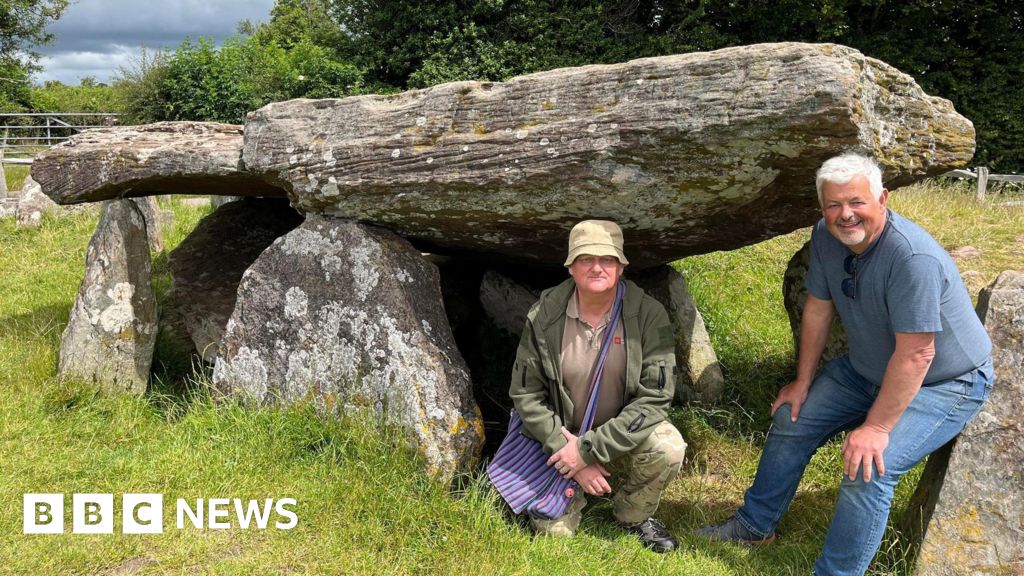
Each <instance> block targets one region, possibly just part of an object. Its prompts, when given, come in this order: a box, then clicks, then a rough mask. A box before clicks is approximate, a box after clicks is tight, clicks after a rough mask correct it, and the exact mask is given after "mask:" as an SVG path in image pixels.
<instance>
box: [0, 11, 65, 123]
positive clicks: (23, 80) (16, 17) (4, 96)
mask: <svg viewBox="0 0 1024 576" xmlns="http://www.w3.org/2000/svg"><path fill="white" fill-rule="evenodd" d="M68 1H69V0H0V108H2V107H6V108H10V107H12V106H23V105H25V104H26V103H27V98H28V87H29V77H30V75H31V74H32V72H34V71H35V70H37V69H38V65H37V64H36V60H37V59H38V58H39V54H38V53H37V52H35V50H34V48H35V47H36V46H40V45H42V44H46V43H47V42H49V41H50V40H52V39H53V34H51V33H49V32H47V31H46V26H47V24H49V23H50V22H54V21H56V20H57V19H58V18H60V16H61V14H63V13H64V9H65V8H67V6H68Z"/></svg>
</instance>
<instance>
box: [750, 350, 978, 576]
mask: <svg viewBox="0 0 1024 576" xmlns="http://www.w3.org/2000/svg"><path fill="white" fill-rule="evenodd" d="M879 390H880V387H879V386H875V385H874V384H872V383H871V382H868V381H867V380H865V379H864V378H863V377H861V376H860V375H859V374H857V373H856V372H855V371H854V370H853V366H851V365H850V361H849V359H848V358H847V357H846V356H843V357H841V358H836V359H835V360H832V361H831V362H829V363H828V365H826V366H825V369H824V370H822V372H821V374H819V375H818V376H817V377H816V378H815V379H814V383H813V384H812V385H811V389H810V391H809V392H808V394H807V400H806V401H804V404H803V406H802V407H801V408H800V416H799V419H798V420H797V421H796V422H792V421H791V420H790V406H789V405H788V404H786V405H783V406H782V407H780V408H779V409H778V410H777V411H776V412H775V418H774V422H773V424H772V427H771V429H770V430H769V431H768V438H767V440H766V441H765V445H764V451H763V452H762V453H761V461H760V463H759V464H758V467H757V475H756V476H755V478H754V484H753V485H752V486H751V487H750V488H749V489H748V490H747V492H746V494H745V495H744V497H743V507H742V508H740V510H739V511H738V512H737V513H736V516H737V518H738V519H739V521H740V522H741V523H742V524H743V525H744V526H745V527H746V528H747V529H748V530H750V531H751V532H753V533H755V534H757V535H758V536H762V537H763V536H766V535H768V534H771V533H772V532H774V531H775V527H776V526H777V525H778V523H779V520H780V519H781V518H782V515H783V513H785V511H786V509H787V508H789V503H790V501H792V499H793V495H794V494H796V488H797V485H798V484H799V483H800V478H801V477H802V476H803V473H804V468H805V467H806V466H807V463H808V462H809V461H810V459H811V456H813V455H814V453H815V452H816V451H817V449H818V448H819V447H821V446H822V445H823V444H825V443H826V442H828V441H829V439H831V438H832V437H834V436H835V435H836V434H838V433H840V432H842V431H844V430H850V429H852V428H855V427H857V426H859V425H860V424H861V423H863V422H864V418H865V417H866V416H867V413H868V410H869V409H870V408H871V405H872V403H873V402H874V401H875V397H876V396H878V392H879ZM991 391H992V361H991V360H988V361H987V362H986V363H985V364H984V365H982V366H980V367H979V368H978V369H976V370H972V371H971V372H968V373H967V374H964V375H963V376H960V377H957V378H954V379H952V380H945V381H942V382H937V383H935V384H931V385H928V386H923V387H922V388H921V390H920V391H919V392H918V393H917V395H916V396H915V397H914V400H913V401H912V402H911V403H910V405H909V406H908V407H907V409H906V411H905V412H904V413H903V415H902V416H901V417H900V419H899V422H897V424H896V427H895V428H894V429H893V430H892V432H891V433H890V434H889V445H888V447H887V448H886V449H885V452H884V454H883V459H884V462H885V474H883V475H881V476H879V475H878V473H877V471H875V472H874V477H873V478H872V480H871V481H870V482H864V479H863V475H862V472H858V473H857V479H856V480H850V479H849V478H848V477H846V476H844V477H843V481H842V484H841V485H840V487H839V501H838V502H837V503H836V509H835V513H834V514H833V516H832V524H831V526H829V529H828V535H827V536H826V537H825V547H824V549H823V550H822V552H821V556H819V557H818V559H817V561H816V562H815V563H814V573H815V574H816V575H817V576H833V575H844V576H845V575H856V576H861V575H863V574H864V572H865V571H866V570H867V568H868V564H870V562H871V559H872V558H873V557H874V556H875V552H876V551H877V550H878V545H879V543H881V541H882V534H883V533H884V532H885V525H886V523H887V522H888V519H889V508H890V506H891V505H892V496H893V491H894V489H895V487H896V483H897V482H898V481H899V479H900V477H901V476H903V474H905V473H907V472H908V471H909V470H910V469H911V468H913V467H914V465H915V464H917V463H918V462H919V461H920V460H921V459H922V458H924V457H925V456H927V455H928V454H930V453H932V452H933V451H935V450H936V449H938V448H939V447H941V446H942V445H943V444H945V443H946V442H948V441H949V440H950V439H952V438H953V437H954V436H956V435H957V434H959V433H960V431H961V430H963V429H964V426H966V425H967V423H968V422H969V421H970V420H971V419H972V418H974V416H975V415H976V414H977V413H978V412H979V411H980V410H981V405H982V404H983V403H984V402H985V400H986V399H987V398H988V396H989V393H990V392H991Z"/></svg>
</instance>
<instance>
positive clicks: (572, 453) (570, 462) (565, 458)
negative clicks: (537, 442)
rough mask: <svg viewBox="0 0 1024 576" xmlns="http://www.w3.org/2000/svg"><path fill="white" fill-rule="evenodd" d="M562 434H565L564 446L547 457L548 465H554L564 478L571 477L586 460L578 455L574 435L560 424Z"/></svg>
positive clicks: (578, 451)
mask: <svg viewBox="0 0 1024 576" xmlns="http://www.w3.org/2000/svg"><path fill="white" fill-rule="evenodd" d="M562 436H565V439H566V441H567V443H566V445H565V446H562V448H561V449H560V450H559V451H558V452H555V453H554V454H552V455H551V457H550V458H548V462H547V464H548V466H552V465H553V466H554V467H555V470H558V473H559V474H561V475H562V476H563V477H565V478H567V479H568V478H572V477H573V476H575V475H576V473H577V472H579V471H580V470H583V468H585V467H586V466H587V464H586V462H584V461H583V457H582V456H580V449H579V446H577V444H576V435H575V434H573V433H572V432H569V430H567V429H566V428H565V426H562Z"/></svg>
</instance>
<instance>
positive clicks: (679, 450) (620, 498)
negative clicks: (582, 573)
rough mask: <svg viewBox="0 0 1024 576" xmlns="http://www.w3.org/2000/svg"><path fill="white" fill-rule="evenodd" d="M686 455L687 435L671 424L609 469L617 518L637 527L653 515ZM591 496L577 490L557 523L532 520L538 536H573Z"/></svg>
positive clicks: (665, 424)
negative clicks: (684, 439) (666, 487)
mask: <svg viewBox="0 0 1024 576" xmlns="http://www.w3.org/2000/svg"><path fill="white" fill-rule="evenodd" d="M685 455H686V442H685V441H683V436H682V435H681V434H680V433H679V430H676V427H675V426H673V425H672V424H671V423H670V422H668V421H663V422H661V423H660V424H658V425H657V426H655V427H654V430H653V431H652V432H651V435H650V436H648V437H647V439H646V440H644V441H643V442H641V443H640V445H639V446H637V447H636V448H634V449H633V451H632V452H630V453H629V454H626V455H625V456H623V457H622V458H619V459H618V460H615V461H613V462H612V463H611V464H610V465H608V466H605V468H607V469H608V471H609V472H611V474H612V475H611V477H610V478H609V479H608V483H609V484H610V485H611V487H612V495H613V496H612V500H613V502H614V504H615V506H614V513H615V519H616V520H618V521H619V522H621V523H623V524H627V525H628V524H636V523H638V522H643V521H644V520H646V519H648V518H649V517H651V516H653V515H654V513H655V511H657V510H658V504H660V503H661V493H662V492H664V491H665V486H666V485H668V483H669V482H671V481H672V479H673V478H675V477H676V474H678V473H679V468H680V467H682V465H683V457H684V456H685ZM586 505H587V497H586V496H585V495H584V493H583V490H582V489H577V490H576V495H575V496H573V499H572V502H570V503H569V508H568V510H567V511H566V513H565V514H564V515H562V516H560V517H558V518H555V519H554V520H544V519H541V518H533V517H531V518H530V525H531V526H533V531H534V532H535V533H536V534H537V535H538V536H566V537H568V536H572V535H573V534H574V533H575V532H576V527H577V526H579V524H580V518H581V517H582V512H583V508H584V507H585V506H586Z"/></svg>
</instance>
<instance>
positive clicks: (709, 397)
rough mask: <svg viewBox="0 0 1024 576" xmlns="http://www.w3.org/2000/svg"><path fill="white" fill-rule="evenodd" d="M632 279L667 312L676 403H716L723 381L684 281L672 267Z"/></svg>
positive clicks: (651, 270)
mask: <svg viewBox="0 0 1024 576" xmlns="http://www.w3.org/2000/svg"><path fill="white" fill-rule="evenodd" d="M632 278H633V280H634V281H635V282H636V283H637V284H638V285H639V286H640V287H641V288H643V289H644V291H645V292H647V293H648V294H650V295H651V296H652V297H653V298H654V299H655V300H657V301H658V302H661V305H662V306H664V307H665V310H666V311H668V317H669V321H670V322H671V323H672V330H673V332H675V337H676V365H677V367H678V372H677V373H676V401H677V402H679V403H681V404H682V403H686V402H688V401H690V400H700V401H701V402H708V403H713V402H716V401H718V399H719V398H720V397H721V396H722V389H723V388H724V387H725V377H724V376H722V367H721V366H720V365H719V363H718V355H716V354H715V350H714V348H712V347H711V338H710V337H708V332H707V328H706V327H705V326H704V318H703V317H701V315H700V311H699V310H697V305H696V304H695V303H694V301H693V297H692V296H691V295H690V289H689V287H688V286H687V285H686V279H685V278H683V275H682V274H680V273H679V272H678V271H676V269H675V268H672V267H671V266H658V267H656V268H652V269H650V270H645V271H643V272H642V273H640V274H637V275H635V276H633V277H632Z"/></svg>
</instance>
